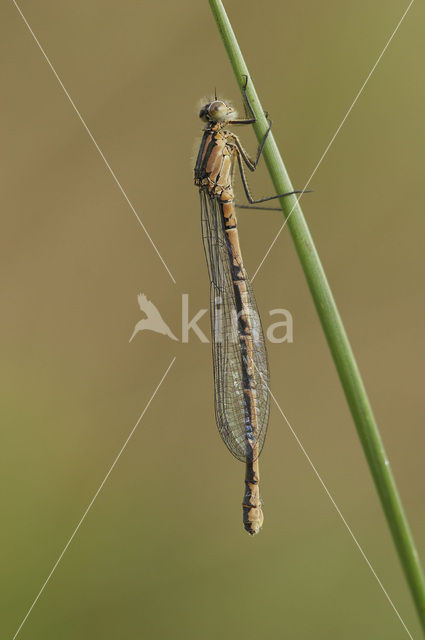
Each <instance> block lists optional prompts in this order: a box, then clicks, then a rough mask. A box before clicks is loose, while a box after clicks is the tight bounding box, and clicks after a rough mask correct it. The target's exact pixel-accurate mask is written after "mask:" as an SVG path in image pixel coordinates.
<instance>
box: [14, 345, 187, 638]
mask: <svg viewBox="0 0 425 640" xmlns="http://www.w3.org/2000/svg"><path fill="white" fill-rule="evenodd" d="M175 359H176V358H175V357H174V358H173V359H172V360H171V362H170V364H169V365H168V367H167V370H166V371H165V373H164V375H163V376H162V378H161V380H160V381H159V383H158V385H157V387H156V389H155V391H154V392H153V394H152V395H151V397H150V398H149V401H148V403H147V404H146V406H145V408H144V409H143V411H142V413H141V414H140V416H139V419H138V420H137V422H136V424H135V425H134V427H133V428H132V430H131V431H130V434H129V436H128V437H127V440H126V441H125V442H124V444H123V446H122V447H121V449H120V451H119V453H118V455H117V456H116V458H115V460H114V461H113V463H112V464H111V466H110V468H109V471H108V473H107V474H106V476H105V477H104V478H103V480H102V482H101V483H100V485H99V488H98V490H97V491H96V493H95V494H94V496H93V498H92V499H91V500H90V502H89V505H88V507H87V509H86V510H85V511H84V513H83V515H82V517H81V519H80V521H79V523H78V524H77V526H76V527H75V529H74V531H73V533H72V535H71V537H70V538H69V540H68V542H67V543H66V545H65V546H64V548H63V550H62V552H61V554H60V555H59V557H58V559H57V560H56V562H55V564H54V565H53V567H52V570H51V571H50V573H49V575H48V576H47V578H46V579H45V581H44V582H43V585H42V587H41V589H40V591H39V592H38V594H37V596H36V597H35V598H34V601H33V603H32V605H31V606H30V608H29V609H28V611H27V613H26V615H25V617H24V619H23V620H22V622H21V624H20V625H19V627H18V629H17V631H16V633H15V635H14V636H13V639H12V640H15V638H16V637H17V636H18V633H19V632H20V630H21V629H22V627H23V626H24V624H25V622H26V620H27V618H28V616H29V615H30V613H31V611H32V610H33V608H34V607H35V605H36V604H37V601H38V599H39V598H40V596H41V594H42V593H43V591H44V589H45V588H46V586H47V583H48V582H49V580H50V578H51V577H52V575H53V574H54V572H55V570H56V568H57V566H58V564H59V563H60V561H61V560H62V558H63V556H64V554H65V552H66V550H67V549H68V547H69V545H70V544H71V542H72V541H73V539H74V537H75V534H76V533H77V531H78V529H79V528H80V527H81V525H82V524H83V522H84V520H85V518H86V516H87V514H88V512H89V511H90V509H91V508H92V506H93V503H94V501H95V500H96V498H97V496H98V495H99V493H100V492H101V491H102V489H103V486H104V484H105V482H106V481H107V479H108V478H109V476H110V475H111V472H112V470H113V468H114V467H115V465H116V464H117V462H118V460H119V458H120V456H121V454H122V452H123V451H124V449H125V448H126V446H127V444H128V443H129V441H130V439H131V437H132V435H133V434H134V432H135V431H136V429H137V427H138V426H139V423H140V422H141V420H142V418H143V416H144V415H145V413H146V411H147V410H148V408H149V405H150V404H151V402H152V400H153V399H154V398H155V396H156V394H157V392H158V390H159V388H160V386H161V385H162V383H163V382H164V380H165V378H166V376H167V374H168V372H169V371H170V369H171V367H172V366H173V364H174V361H175Z"/></svg>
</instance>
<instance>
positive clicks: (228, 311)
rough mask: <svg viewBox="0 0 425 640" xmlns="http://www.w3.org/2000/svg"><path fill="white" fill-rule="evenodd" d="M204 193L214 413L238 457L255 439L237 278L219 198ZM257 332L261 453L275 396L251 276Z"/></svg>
mask: <svg viewBox="0 0 425 640" xmlns="http://www.w3.org/2000/svg"><path fill="white" fill-rule="evenodd" d="M200 195H201V221H202V240H203V243H204V249H205V255H206V259H207V264H208V271H209V276H210V282H211V300H210V311H211V338H212V351H213V367H214V389H215V414H216V421H217V426H218V430H219V432H220V435H221V437H222V439H223V440H224V442H225V444H226V446H227V448H228V449H229V451H230V452H231V453H232V454H233V455H234V456H235V457H236V458H238V459H239V460H242V461H245V460H246V456H247V449H246V446H247V437H248V435H249V438H250V442H251V443H252V441H253V438H252V429H251V425H250V417H249V408H248V407H247V406H246V401H245V394H244V374H243V367H242V358H243V355H242V350H241V347H240V343H239V322H238V313H237V304H236V299H235V291H234V288H233V282H232V272H231V254H230V249H229V248H228V245H227V237H226V233H225V231H224V225H223V218H222V213H221V208H220V203H219V201H218V199H217V198H214V197H212V198H211V197H210V196H209V195H208V194H207V193H205V192H204V191H201V192H200ZM246 287H247V291H248V306H249V309H250V319H251V327H252V334H253V361H254V367H253V377H254V381H255V407H256V412H257V421H258V430H257V442H258V455H260V453H261V450H262V448H263V444H264V440H265V437H266V431H267V425H268V419H269V410H270V400H269V392H268V386H269V367H268V362H267V352H266V347H265V342H264V335H263V330H262V327H261V321H260V316H259V314H258V309H257V304H256V302H255V297H254V293H253V290H252V285H251V283H250V281H249V279H248V277H247V278H246Z"/></svg>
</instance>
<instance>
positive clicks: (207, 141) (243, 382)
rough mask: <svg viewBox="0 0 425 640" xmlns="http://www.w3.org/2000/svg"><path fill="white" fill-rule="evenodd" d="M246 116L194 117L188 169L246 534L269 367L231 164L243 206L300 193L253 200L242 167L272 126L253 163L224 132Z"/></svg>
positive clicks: (221, 410)
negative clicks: (198, 138)
mask: <svg viewBox="0 0 425 640" xmlns="http://www.w3.org/2000/svg"><path fill="white" fill-rule="evenodd" d="M247 84H248V77H246V78H245V86H244V89H243V95H244V99H245V102H246V107H247V109H248V111H249V114H250V117H247V118H243V119H237V118H235V119H232V115H233V117H235V115H236V114H235V112H234V110H233V109H232V107H230V106H228V105H227V104H226V103H224V102H223V101H221V100H217V98H215V100H213V101H212V102H209V103H208V104H206V105H205V106H204V107H203V108H202V109H201V111H200V114H199V116H200V118H201V119H202V120H203V121H205V122H206V123H207V124H206V127H205V129H204V134H203V137H202V142H201V147H200V149H199V153H198V157H197V160H196V165H195V184H196V185H197V186H198V187H199V190H200V198H201V221H202V239H203V243H204V248H205V255H206V258H207V264H208V270H209V276H210V282H211V294H210V295H211V299H210V312H211V333H212V345H213V368H214V388H215V415H216V421H217V426H218V430H219V432H220V435H221V437H222V439H223V440H224V442H225V444H226V446H227V448H228V449H229V451H230V452H231V453H232V454H233V455H234V456H235V457H236V458H238V459H239V460H242V461H244V462H245V465H246V473H245V494H244V497H243V501H242V510H243V523H244V527H245V529H246V530H247V531H248V533H250V534H251V535H253V534H255V533H258V532H259V530H260V529H261V526H262V524H263V519H264V517H263V512H262V508H261V505H262V501H261V497H260V490H259V481H260V473H259V464H258V457H259V455H260V453H261V450H262V447H263V444H264V439H265V437H266V431H267V425H268V419H269V408H270V401H269V367H268V361H267V351H266V346H265V341H264V335H263V331H262V327H261V321H260V317H259V314H258V309H257V304H256V302H255V297H254V293H253V290H252V286H251V283H250V281H249V278H248V276H247V273H246V270H245V267H244V265H243V261H242V254H241V249H240V245H239V236H238V230H237V221H236V212H235V203H234V193H233V186H232V178H233V175H234V170H235V167H236V163H237V165H238V167H239V172H240V175H241V178H242V184H243V188H244V191H245V194H246V197H247V199H248V201H249V203H250V204H256V203H260V202H266V201H268V200H273V199H275V198H281V197H283V196H287V195H292V194H294V193H301V192H300V191H291V192H290V193H284V194H281V195H276V196H271V197H268V198H261V199H260V200H254V199H253V198H252V196H251V193H250V191H249V187H248V184H247V181H246V177H245V173H244V166H243V163H245V165H246V166H247V167H248V169H249V170H250V171H254V170H255V169H256V167H257V164H258V161H259V159H260V156H261V152H262V150H263V147H264V144H265V142H266V140H267V136H268V134H269V131H270V127H271V121H270V124H269V127H268V129H267V131H266V134H265V136H264V138H263V140H262V142H261V144H260V146H259V148H258V151H257V156H256V158H255V160H252V159H251V158H250V157H249V156H248V154H247V153H246V151H245V150H244V148H243V147H242V144H241V143H240V141H239V138H238V137H237V136H236V135H235V134H234V133H231V132H230V131H227V130H226V129H225V127H226V126H227V125H237V124H254V123H255V122H256V117H255V113H254V110H253V108H252V106H251V103H250V101H249V99H248V96H247V93H246V87H247Z"/></svg>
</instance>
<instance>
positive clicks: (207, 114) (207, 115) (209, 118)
mask: <svg viewBox="0 0 425 640" xmlns="http://www.w3.org/2000/svg"><path fill="white" fill-rule="evenodd" d="M231 113H234V111H233V107H229V106H228V105H227V104H226V103H225V102H222V101H221V100H213V102H209V103H208V104H206V105H205V106H204V107H202V109H201V110H200V112H199V117H200V118H201V120H204V122H225V121H226V120H228V119H229V116H230V114H231Z"/></svg>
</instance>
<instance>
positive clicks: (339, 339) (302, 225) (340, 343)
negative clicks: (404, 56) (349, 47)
mask: <svg viewBox="0 0 425 640" xmlns="http://www.w3.org/2000/svg"><path fill="white" fill-rule="evenodd" d="M209 3H210V6H211V10H212V13H213V15H214V18H215V20H216V22H217V26H218V29H219V31H220V34H221V37H222V39H223V43H224V46H225V48H226V51H227V54H228V56H229V59H230V63H231V65H232V67H233V71H234V73H235V76H236V80H237V82H238V84H239V87H240V88H241V89H242V87H243V84H244V80H245V78H244V76H248V77H249V83H248V88H247V89H248V97H249V99H250V101H251V104H252V105H253V108H254V111H255V114H256V117H257V122H256V124H255V125H254V130H255V133H256V136H257V138H258V140H259V141H260V140H262V138H263V136H264V133H265V131H266V129H267V120H266V118H265V116H264V111H263V108H262V106H261V104H260V101H259V99H258V96H257V93H256V91H255V87H254V85H253V82H252V79H251V76H250V74H249V72H248V69H247V66H246V64H245V61H244V59H243V57H242V53H241V51H240V48H239V45H238V42H237V40H236V37H235V34H234V32H233V29H232V26H231V24H230V22H229V19H228V17H227V15H226V12H225V10H224V7H223V4H222V2H221V0H209ZM263 155H264V160H265V162H266V165H267V168H268V170H269V172H270V176H271V178H272V181H273V185H274V188H275V189H276V193H285V192H288V191H293V186H292V184H291V181H290V179H289V176H288V174H287V171H286V169H285V165H284V164H283V160H282V158H281V156H280V153H279V150H278V148H277V145H276V143H275V141H274V138H273V135H272V133H271V134H270V135H269V137H268V140H267V143H266V145H265V147H264V152H263ZM280 204H281V206H282V211H283V214H284V216H285V218H286V219H287V225H288V227H289V230H290V232H291V235H292V239H293V241H294V243H295V247H296V250H297V253H298V257H299V259H300V261H301V265H302V268H303V270H304V274H305V276H306V278H307V282H308V285H309V287H310V291H311V294H312V296H313V300H314V303H315V305H316V309H317V312H318V314H319V318H320V322H321V324H322V327H323V330H324V332H325V335H326V338H327V341H328V345H329V348H330V350H331V353H332V356H333V359H334V361H335V365H336V368H337V371H338V374H339V377H340V380H341V383H342V386H343V389H344V392H345V396H346V398H347V402H348V404H349V407H350V410H351V413H352V416H353V419H354V423H355V425H356V428H357V432H358V435H359V438H360V441H361V444H362V447H363V450H364V453H365V456H366V459H367V462H368V464H369V468H370V470H371V473H372V476H373V480H374V482H375V486H376V489H377V491H378V494H379V497H380V500H381V503H382V507H383V509H384V513H385V516H386V518H387V522H388V525H389V527H390V530H391V533H392V536H393V539H394V543H395V546H396V549H397V552H398V555H399V557H400V561H401V564H402V567H403V570H404V572H405V575H406V578H407V582H408V584H409V586H410V590H411V593H412V596H413V599H414V602H415V605H416V608H417V612H418V615H419V618H420V621H421V624H422V627H423V629H424V630H425V580H424V575H423V572H422V567H421V564H420V560H419V557H418V554H417V551H416V548H415V543H414V540H413V536H412V534H411V531H410V528H409V524H408V522H407V518H406V515H405V513H404V510H403V506H402V503H401V499H400V496H399V494H398V491H397V487H396V484H395V481H394V477H393V475H392V472H391V469H390V466H389V462H388V458H387V456H386V453H385V450H384V445H383V443H382V439H381V436H380V434H379V430H378V426H377V424H376V422H375V418H374V416H373V412H372V408H371V406H370V403H369V400H368V397H367V394H366V390H365V387H364V385H363V381H362V378H361V376H360V372H359V370H358V367H357V364H356V361H355V358H354V355H353V352H352V350H351V346H350V343H349V341H348V338H347V335H346V333H345V329H344V325H343V324H342V320H341V317H340V315H339V312H338V309H337V306H336V304H335V300H334V298H333V295H332V292H331V289H330V287H329V283H328V281H327V279H326V275H325V272H324V270H323V266H322V264H321V262H320V258H319V255H318V253H317V250H316V248H315V246H314V243H313V239H312V237H311V234H310V231H309V229H308V226H307V223H306V221H305V219H304V216H303V213H302V210H301V207H300V205H299V204H298V202H297V198H296V197H295V196H289V197H286V198H281V199H280ZM288 216H289V217H288Z"/></svg>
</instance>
